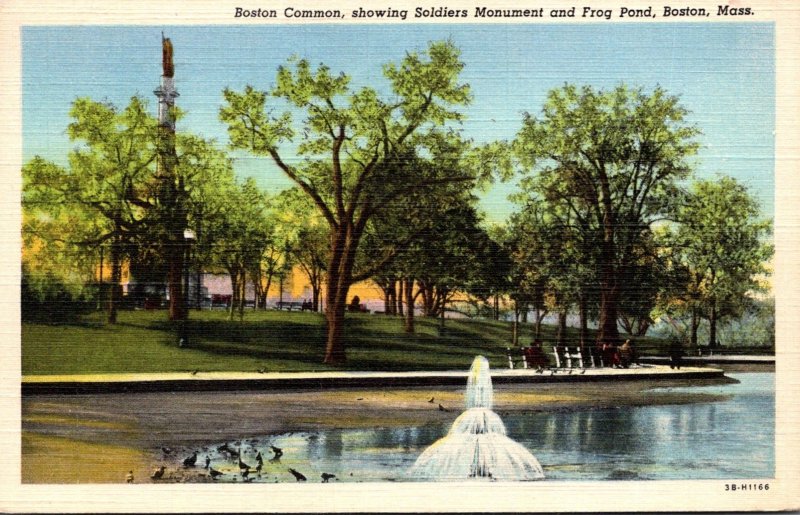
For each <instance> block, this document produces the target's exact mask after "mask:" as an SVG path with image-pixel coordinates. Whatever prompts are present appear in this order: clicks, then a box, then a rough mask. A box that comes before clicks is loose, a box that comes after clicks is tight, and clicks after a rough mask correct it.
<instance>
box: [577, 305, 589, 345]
mask: <svg viewBox="0 0 800 515" xmlns="http://www.w3.org/2000/svg"><path fill="white" fill-rule="evenodd" d="M587 310H588V309H587V307H586V295H583V294H581V295H580V296H579V297H578V318H579V320H580V322H579V324H578V325H579V332H578V340H579V342H580V346H581V348H585V347H586V344H588V343H589V323H588V316H587V313H586V312H587Z"/></svg>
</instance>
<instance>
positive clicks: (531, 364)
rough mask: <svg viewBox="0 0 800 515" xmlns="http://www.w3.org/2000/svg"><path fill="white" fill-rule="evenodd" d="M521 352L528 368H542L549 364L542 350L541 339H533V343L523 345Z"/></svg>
mask: <svg viewBox="0 0 800 515" xmlns="http://www.w3.org/2000/svg"><path fill="white" fill-rule="evenodd" d="M523 354H524V356H525V362H526V363H527V364H528V368H543V367H546V366H547V365H549V364H550V363H549V361H548V360H547V356H546V355H545V354H544V351H542V341H541V340H539V339H538V338H537V339H535V340H534V341H533V345H531V346H530V347H525V349H524V350H523Z"/></svg>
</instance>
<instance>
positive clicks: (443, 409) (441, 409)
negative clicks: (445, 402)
mask: <svg viewBox="0 0 800 515" xmlns="http://www.w3.org/2000/svg"><path fill="white" fill-rule="evenodd" d="M439 411H450V410H449V409H447V408H445V407H444V406H442V405H441V404H439Z"/></svg>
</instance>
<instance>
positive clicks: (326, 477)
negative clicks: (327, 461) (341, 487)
mask: <svg viewBox="0 0 800 515" xmlns="http://www.w3.org/2000/svg"><path fill="white" fill-rule="evenodd" d="M320 477H321V478H322V482H323V483H327V482H328V481H330V480H331V479H333V478H335V477H336V475H335V474H328V473H327V472H323V473H322V475H321V476H320Z"/></svg>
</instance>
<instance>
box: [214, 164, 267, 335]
mask: <svg viewBox="0 0 800 515" xmlns="http://www.w3.org/2000/svg"><path fill="white" fill-rule="evenodd" d="M218 195H220V196H221V197H223V199H224V200H223V201H224V209H223V211H222V213H221V217H220V220H219V223H218V224H215V225H214V226H212V227H209V229H208V230H207V234H209V233H210V234H209V238H211V239H213V241H214V242H215V243H214V252H213V259H214V264H215V265H217V266H219V267H221V268H223V269H224V270H225V271H226V272H227V273H228V276H229V277H230V280H231V289H232V292H233V296H232V297H233V298H232V301H231V306H230V318H231V319H233V315H234V313H235V312H236V310H237V309H238V311H239V317H240V318H241V317H243V316H244V305H245V291H246V286H247V279H248V276H249V277H250V278H252V277H253V275H254V273H255V272H254V271H259V272H260V270H261V262H262V257H263V255H264V252H265V249H266V247H267V245H268V244H269V242H270V241H271V229H272V223H271V221H270V220H269V218H268V205H267V196H266V194H265V193H264V192H262V191H261V190H260V189H259V188H258V186H257V185H256V183H255V179H253V178H252V177H248V178H247V179H245V180H244V182H242V183H241V184H234V185H232V187H231V188H229V189H227V190H224V191H220V192H218ZM259 280H260V278H259Z"/></svg>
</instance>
